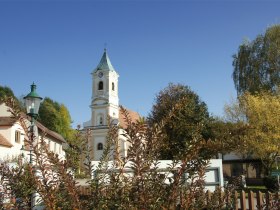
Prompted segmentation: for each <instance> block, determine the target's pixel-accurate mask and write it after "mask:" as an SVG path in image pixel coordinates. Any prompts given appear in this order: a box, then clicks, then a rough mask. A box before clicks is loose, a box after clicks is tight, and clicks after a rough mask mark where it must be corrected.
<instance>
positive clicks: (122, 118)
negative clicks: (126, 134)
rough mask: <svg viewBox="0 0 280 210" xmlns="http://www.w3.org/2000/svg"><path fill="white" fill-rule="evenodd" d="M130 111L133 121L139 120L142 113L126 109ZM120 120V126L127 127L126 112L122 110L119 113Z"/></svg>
mask: <svg viewBox="0 0 280 210" xmlns="http://www.w3.org/2000/svg"><path fill="white" fill-rule="evenodd" d="M125 110H126V111H127V112H128V116H129V118H130V119H131V121H132V122H136V121H137V120H139V119H140V115H139V114H138V113H137V112H135V111H132V110H129V109H125ZM119 121H120V126H121V127H122V128H126V127H127V122H126V120H125V115H124V113H123V112H122V111H121V110H120V114H119Z"/></svg>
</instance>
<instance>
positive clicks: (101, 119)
mask: <svg viewBox="0 0 280 210" xmlns="http://www.w3.org/2000/svg"><path fill="white" fill-rule="evenodd" d="M99 125H103V117H102V116H100V117H99Z"/></svg>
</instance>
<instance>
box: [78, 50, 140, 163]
mask: <svg viewBox="0 0 280 210" xmlns="http://www.w3.org/2000/svg"><path fill="white" fill-rule="evenodd" d="M91 74H92V97H91V105H90V108H91V120H89V121H88V122H85V123H84V128H85V129H88V128H89V129H92V130H93V132H92V133H93V136H92V140H91V142H90V145H89V146H90V147H91V148H92V158H93V160H99V159H100V157H101V155H102V153H103V147H104V145H105V141H106V136H107V132H108V116H109V117H110V118H111V119H112V121H113V122H114V123H120V126H121V127H123V128H124V127H126V125H125V122H124V116H123V115H122V113H121V112H120V111H119V109H120V108H119V93H118V86H119V85H118V78H119V74H118V73H117V71H116V70H115V69H114V67H113V65H112V64H111V61H110V59H109V57H108V54H107V52H106V49H105V51H104V53H103V56H102V58H101V60H100V62H99V64H98V65H97V67H96V68H95V69H94V70H93V72H92V73H91ZM127 111H128V112H129V115H130V117H131V118H132V121H135V120H137V119H139V117H140V116H139V114H138V113H136V112H133V111H131V110H127ZM121 132H122V130H121V129H120V131H119V133H120V134H121ZM120 134H119V147H120V148H119V149H120V155H121V156H126V154H127V150H128V147H129V143H128V141H126V138H124V137H123V136H122V135H120Z"/></svg>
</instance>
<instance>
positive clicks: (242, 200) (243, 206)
mask: <svg viewBox="0 0 280 210" xmlns="http://www.w3.org/2000/svg"><path fill="white" fill-rule="evenodd" d="M240 204H241V210H246V195H245V192H244V190H241V192H240Z"/></svg>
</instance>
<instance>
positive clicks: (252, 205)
mask: <svg viewBox="0 0 280 210" xmlns="http://www.w3.org/2000/svg"><path fill="white" fill-rule="evenodd" d="M248 203H249V209H250V210H254V209H255V202H254V193H253V192H252V191H251V190H250V191H249V193H248Z"/></svg>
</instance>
